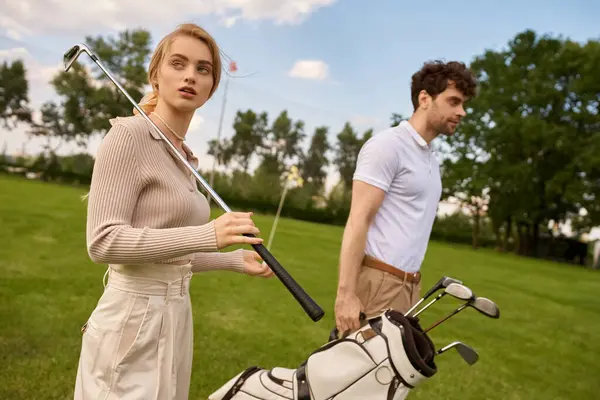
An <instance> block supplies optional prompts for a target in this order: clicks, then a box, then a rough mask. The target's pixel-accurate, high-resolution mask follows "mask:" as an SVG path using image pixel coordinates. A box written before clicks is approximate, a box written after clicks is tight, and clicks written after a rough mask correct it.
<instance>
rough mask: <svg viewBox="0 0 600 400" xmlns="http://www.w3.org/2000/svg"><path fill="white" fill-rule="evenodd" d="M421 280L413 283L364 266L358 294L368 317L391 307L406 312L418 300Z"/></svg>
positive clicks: (360, 274) (359, 276)
mask: <svg viewBox="0 0 600 400" xmlns="http://www.w3.org/2000/svg"><path fill="white" fill-rule="evenodd" d="M420 292H421V282H418V283H412V282H410V281H408V280H406V279H402V278H399V277H397V276H395V275H392V274H390V273H389V272H385V271H382V270H379V269H375V268H370V267H366V266H364V265H363V266H362V267H361V269H360V273H359V275H358V282H357V287H356V295H357V297H358V298H359V299H360V301H361V303H362V305H363V312H364V313H365V315H366V316H367V318H370V317H373V316H375V315H377V314H379V313H381V312H383V311H384V310H386V309H388V308H391V309H393V310H395V311H399V312H401V313H402V314H405V313H406V312H407V311H408V310H409V309H410V308H411V307H412V306H413V304H415V303H416V302H417V301H419V298H420Z"/></svg>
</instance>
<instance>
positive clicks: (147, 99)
mask: <svg viewBox="0 0 600 400" xmlns="http://www.w3.org/2000/svg"><path fill="white" fill-rule="evenodd" d="M157 103H158V95H157V93H156V92H155V91H152V92H151V93H147V94H146V95H145V96H144V97H142V100H140V102H139V103H138V105H139V106H140V108H141V109H142V110H144V112H145V113H146V114H148V115H149V114H150V113H151V112H152V111H154V109H155V108H156V104H157ZM133 115H139V112H138V110H137V109H136V108H134V109H133Z"/></svg>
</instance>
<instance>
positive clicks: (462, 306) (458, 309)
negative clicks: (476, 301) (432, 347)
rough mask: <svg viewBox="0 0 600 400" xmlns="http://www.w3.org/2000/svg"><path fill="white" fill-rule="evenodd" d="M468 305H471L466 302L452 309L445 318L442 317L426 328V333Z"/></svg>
mask: <svg viewBox="0 0 600 400" xmlns="http://www.w3.org/2000/svg"><path fill="white" fill-rule="evenodd" d="M468 305H469V303H465V304H463V305H461V306H460V307H458V308H457V309H456V310H454V311H452V312H451V313H450V314H449V315H447V316H445V317H444V318H442V319H440V320H439V321H438V322H436V323H434V324H433V325H431V326H430V327H429V328H427V329H425V331H424V333H427V332H429V331H430V330H432V329H433V328H435V327H436V326H438V325H439V324H441V323H442V322H444V321H446V320H447V319H448V318H450V317H452V316H453V315H456V314H458V313H459V312H461V311H462V310H464V309H465V308H467V306H468Z"/></svg>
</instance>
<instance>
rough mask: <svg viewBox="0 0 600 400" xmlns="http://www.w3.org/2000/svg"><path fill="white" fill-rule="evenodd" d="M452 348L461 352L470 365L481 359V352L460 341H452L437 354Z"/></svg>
mask: <svg viewBox="0 0 600 400" xmlns="http://www.w3.org/2000/svg"><path fill="white" fill-rule="evenodd" d="M450 349H456V351H457V352H458V354H460V356H461V357H462V358H463V360H465V362H466V363H467V364H469V365H473V364H475V363H476V362H477V360H479V354H477V352H476V351H475V349H473V348H472V347H469V346H467V345H466V344H464V343H463V342H459V341H456V342H452V343H450V344H449V345H447V346H444V347H442V348H441V349H439V350H438V351H437V352H436V354H442V353H444V352H446V351H448V350H450Z"/></svg>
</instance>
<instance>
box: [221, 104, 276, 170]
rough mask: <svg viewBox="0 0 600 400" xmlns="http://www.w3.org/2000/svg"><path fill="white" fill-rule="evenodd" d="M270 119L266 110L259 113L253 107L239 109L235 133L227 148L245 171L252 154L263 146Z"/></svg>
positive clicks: (232, 157)
mask: <svg viewBox="0 0 600 400" xmlns="http://www.w3.org/2000/svg"><path fill="white" fill-rule="evenodd" d="M268 125H269V121H268V116H267V113H266V112H263V113H261V114H259V115H257V114H256V113H255V112H254V111H252V110H251V109H248V110H246V111H243V112H242V111H238V112H237V113H236V115H235V120H234V122H233V129H234V130H235V134H234V135H233V137H232V138H231V144H230V145H229V146H228V148H227V150H226V151H228V152H230V154H231V159H232V160H235V161H237V162H238V164H239V165H240V166H241V168H242V170H243V171H244V173H248V168H249V166H250V161H251V158H252V155H254V154H255V153H257V150H258V149H259V148H260V147H262V146H263V140H264V138H265V136H266V133H267V129H268Z"/></svg>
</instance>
